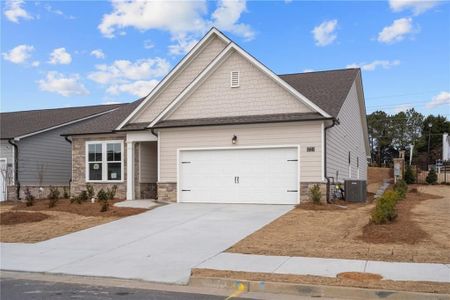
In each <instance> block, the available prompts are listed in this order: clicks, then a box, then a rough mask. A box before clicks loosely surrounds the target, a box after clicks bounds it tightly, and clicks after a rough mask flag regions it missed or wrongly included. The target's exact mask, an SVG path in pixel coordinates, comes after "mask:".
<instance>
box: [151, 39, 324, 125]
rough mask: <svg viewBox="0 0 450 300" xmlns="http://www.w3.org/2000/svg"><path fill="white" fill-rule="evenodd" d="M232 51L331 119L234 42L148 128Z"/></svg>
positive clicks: (170, 109)
mask: <svg viewBox="0 0 450 300" xmlns="http://www.w3.org/2000/svg"><path fill="white" fill-rule="evenodd" d="M232 51H235V52H237V53H239V54H240V55H241V56H243V57H244V58H245V59H247V60H248V61H249V62H250V63H252V64H253V65H254V66H255V67H256V68H258V69H259V70H260V71H262V72H263V73H265V74H266V75H267V76H268V77H269V78H271V79H273V80H274V82H275V83H277V84H278V85H279V86H280V87H281V88H283V89H285V90H286V91H287V92H289V93H290V94H291V95H292V96H294V97H295V98H297V100H298V101H299V102H301V103H303V104H304V105H306V106H307V107H309V108H310V109H312V110H313V111H315V112H318V113H319V114H321V115H322V116H323V117H326V118H328V117H330V115H329V114H328V113H327V112H325V111H324V110H323V109H321V108H320V107H319V106H317V105H316V104H315V103H314V102H312V101H311V100H309V99H308V98H307V97H305V96H304V95H302V93H300V92H299V91H298V90H296V89H295V88H293V87H292V86H291V85H289V84H288V83H287V82H286V81H284V80H282V79H281V78H280V77H278V76H277V75H276V74H275V73H273V72H272V71H271V70H270V69H269V68H267V67H266V66H265V65H264V64H262V63H261V62H259V61H258V60H257V59H256V58H254V57H253V56H251V55H250V54H249V53H247V52H246V51H245V50H243V49H242V48H241V47H239V46H238V45H236V44H235V43H233V42H230V43H229V44H228V46H227V47H225V49H223V50H222V51H221V52H220V53H219V55H217V56H216V57H215V58H214V60H213V61H212V62H211V63H209V65H208V66H207V67H206V68H205V69H204V70H203V71H202V72H201V73H200V74H199V75H198V76H197V77H196V78H195V79H194V80H193V81H192V82H191V83H190V84H189V85H188V86H187V87H186V88H185V89H184V90H183V91H182V92H181V93H180V94H179V95H178V96H177V97H176V98H175V99H174V100H173V101H172V102H171V103H170V104H169V105H168V106H167V107H166V108H165V109H164V110H163V111H162V112H161V113H160V114H159V115H158V116H157V117H156V118H155V119H154V120H153V121H152V122H151V123H150V125H149V126H148V128H151V127H153V126H154V125H155V124H157V123H158V122H159V121H160V120H162V119H163V118H164V117H166V116H167V115H168V114H169V112H171V111H173V110H175V109H176V107H177V105H178V104H179V103H181V102H182V101H183V100H184V99H185V96H187V95H188V94H189V92H190V91H191V90H192V89H194V88H195V87H196V86H197V85H200V84H201V83H202V80H203V79H204V78H206V77H207V76H208V75H209V74H210V73H211V72H213V71H214V70H215V69H214V68H216V67H217V66H219V65H220V63H221V62H222V61H223V60H224V59H226V58H227V57H228V55H229V54H230V53H232Z"/></svg>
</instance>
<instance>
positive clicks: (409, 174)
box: [405, 165, 416, 184]
mask: <svg viewBox="0 0 450 300" xmlns="http://www.w3.org/2000/svg"><path fill="white" fill-rule="evenodd" d="M405 181H406V183H407V184H413V183H414V182H416V176H415V175H414V172H413V170H412V168H411V166H410V165H407V166H406V170H405Z"/></svg>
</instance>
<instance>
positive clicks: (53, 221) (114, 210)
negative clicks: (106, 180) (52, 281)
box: [0, 199, 147, 243]
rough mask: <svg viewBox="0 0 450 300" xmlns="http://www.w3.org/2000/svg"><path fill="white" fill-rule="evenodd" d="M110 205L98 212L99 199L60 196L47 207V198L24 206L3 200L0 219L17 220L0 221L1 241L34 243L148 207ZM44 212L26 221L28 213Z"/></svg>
mask: <svg viewBox="0 0 450 300" xmlns="http://www.w3.org/2000/svg"><path fill="white" fill-rule="evenodd" d="M114 202H117V201H110V203H111V207H110V209H109V210H108V211H106V212H100V208H101V205H100V204H99V203H90V202H85V203H82V204H78V203H70V201H69V200H66V199H60V200H58V202H57V203H56V206H55V207H52V208H49V207H48V200H36V202H35V204H34V205H33V206H30V207H27V206H26V205H25V203H22V202H19V203H17V202H12V201H8V202H7V203H2V204H1V205H0V212H1V215H0V217H1V220H2V222H3V215H4V214H5V215H7V216H16V217H17V218H16V221H15V222H16V223H14V224H12V223H9V224H3V223H2V224H1V225H0V242H4V243H35V242H40V241H45V240H48V239H51V238H54V237H58V236H62V235H65V234H68V233H72V232H76V231H79V230H83V229H87V228H90V227H94V226H97V225H100V224H105V223H108V222H111V221H115V220H118V219H120V218H123V217H127V216H131V215H135V214H139V213H142V212H144V211H147V209H141V208H128V207H115V206H112V204H113V203H114ZM37 215H44V216H46V218H44V219H42V220H36V221H34V222H30V221H27V220H29V219H30V218H31V217H30V216H35V217H36V216H37Z"/></svg>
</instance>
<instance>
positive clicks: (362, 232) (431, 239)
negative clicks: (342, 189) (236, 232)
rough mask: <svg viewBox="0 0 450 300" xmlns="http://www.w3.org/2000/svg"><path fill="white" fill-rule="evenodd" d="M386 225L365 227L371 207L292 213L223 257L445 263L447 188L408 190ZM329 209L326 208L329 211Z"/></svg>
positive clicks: (448, 252) (448, 259)
mask: <svg viewBox="0 0 450 300" xmlns="http://www.w3.org/2000/svg"><path fill="white" fill-rule="evenodd" d="M412 188H417V189H418V192H415V193H414V192H411V191H410V192H408V194H407V197H406V199H405V200H403V201H401V202H400V203H399V204H398V206H397V208H398V218H397V219H396V220H395V221H394V222H393V223H392V224H388V225H371V224H370V225H368V224H369V219H370V212H371V210H372V209H373V207H374V204H373V203H372V204H368V205H361V204H357V205H355V204H350V205H348V206H347V209H339V208H337V207H335V206H334V207H333V206H330V205H327V206H325V208H324V207H320V208H319V209H314V208H313V207H311V205H305V206H304V207H302V205H300V207H299V208H295V209H293V210H291V211H290V212H288V213H287V214H285V215H284V216H281V217H280V218H278V219H277V220H275V221H273V222H272V223H270V224H268V225H266V226H265V227H263V228H261V229H260V230H258V231H256V232H255V233H253V234H252V235H250V236H248V237H247V238H245V239H243V240H241V241H240V242H238V243H237V244H235V245H234V246H232V247H231V248H230V249H228V250H227V251H228V252H237V253H248V254H262V255H281V256H308V257H326V258H346V259H370V260H384V261H403V262H432V263H450V230H449V228H450V218H449V215H448V212H449V211H450V186H444V185H435V186H410V190H411V189H412ZM328 207H329V208H328Z"/></svg>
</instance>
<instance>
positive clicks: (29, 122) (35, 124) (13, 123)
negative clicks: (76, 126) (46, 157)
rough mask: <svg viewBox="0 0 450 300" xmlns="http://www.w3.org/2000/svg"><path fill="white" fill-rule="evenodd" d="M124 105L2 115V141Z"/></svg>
mask: <svg viewBox="0 0 450 300" xmlns="http://www.w3.org/2000/svg"><path fill="white" fill-rule="evenodd" d="M120 106H122V104H111V105H94V106H80V107H67V108H55V109H41V110H29V111H17V112H5V113H1V114H0V139H2V140H5V139H12V138H15V139H20V138H24V137H26V136H30V135H34V134H38V133H40V132H45V131H48V130H51V129H55V128H58V127H61V126H65V125H69V124H72V123H76V122H79V121H81V120H85V119H89V118H92V117H95V116H98V115H100V114H104V113H107V112H110V111H112V110H114V109H116V108H118V107H120Z"/></svg>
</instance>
